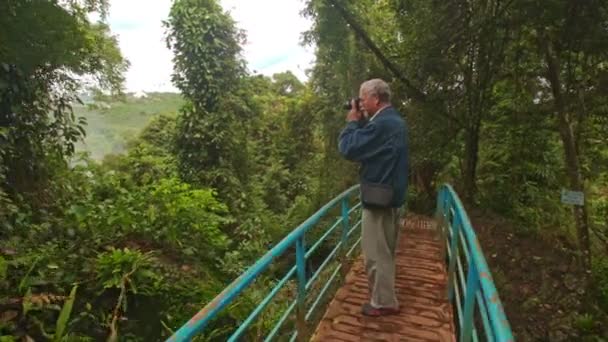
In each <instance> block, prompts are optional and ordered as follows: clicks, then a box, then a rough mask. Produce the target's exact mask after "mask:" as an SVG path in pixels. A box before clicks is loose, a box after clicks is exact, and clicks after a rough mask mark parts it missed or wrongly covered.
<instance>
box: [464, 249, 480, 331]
mask: <svg viewBox="0 0 608 342" xmlns="http://www.w3.org/2000/svg"><path fill="white" fill-rule="evenodd" d="M468 268H469V271H468V272H467V290H466V293H465V297H464V312H463V317H462V325H463V326H462V330H461V331H460V339H459V341H463V342H468V341H470V340H471V332H472V330H473V323H474V322H473V311H474V310H473V309H474V308H475V297H476V296H475V293H476V292H477V289H478V288H479V276H478V274H477V267H476V266H475V263H474V262H473V257H471V258H469V267H468Z"/></svg>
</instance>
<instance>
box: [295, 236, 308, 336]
mask: <svg viewBox="0 0 608 342" xmlns="http://www.w3.org/2000/svg"><path fill="white" fill-rule="evenodd" d="M305 255H306V251H305V249H304V238H303V236H301V237H300V238H298V239H297V240H296V270H297V274H298V298H297V301H298V305H297V309H296V317H297V322H296V328H297V331H298V335H299V336H300V338H299V340H302V341H304V338H305V337H306V320H305V318H304V317H305V315H306V312H305V309H306V308H305V304H306V303H305V301H306V263H305V257H304V256H305Z"/></svg>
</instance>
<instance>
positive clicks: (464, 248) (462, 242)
mask: <svg viewBox="0 0 608 342" xmlns="http://www.w3.org/2000/svg"><path fill="white" fill-rule="evenodd" d="M458 235H459V236H458V240H459V242H460V250H461V251H462V252H463V254H464V256H465V261H466V265H470V264H471V258H470V257H469V244H468V243H467V241H466V238H465V235H464V233H463V230H460V233H459V234H458ZM463 272H464V271H463ZM467 272H468V269H467ZM461 276H464V273H463V274H461ZM466 282H467V286H468V280H466ZM463 286H464V285H463ZM476 293H477V292H476ZM472 334H473V338H474V340H477V336H478V335H477V329H476V327H475V325H474V324H473V332H472Z"/></svg>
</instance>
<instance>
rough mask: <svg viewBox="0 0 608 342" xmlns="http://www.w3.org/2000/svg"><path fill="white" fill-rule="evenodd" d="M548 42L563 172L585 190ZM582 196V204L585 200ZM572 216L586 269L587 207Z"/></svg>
mask: <svg viewBox="0 0 608 342" xmlns="http://www.w3.org/2000/svg"><path fill="white" fill-rule="evenodd" d="M550 44H551V43H550V42H546V40H545V43H543V46H544V50H545V51H544V52H545V58H546V61H547V78H548V79H549V83H550V84H551V90H552V92H553V98H554V100H553V101H554V105H555V111H556V112H557V115H558V117H559V122H558V124H559V133H560V136H561V139H562V144H563V145H564V156H565V162H566V171H567V173H568V180H569V183H570V190H574V191H580V192H583V193H585V187H584V181H583V175H582V172H581V165H580V158H579V154H578V150H577V148H576V140H575V134H574V129H573V128H572V124H571V122H570V118H569V115H568V111H567V110H566V107H565V104H564V99H563V95H562V85H561V81H560V67H561V66H560V62H559V59H558V56H556V55H555V53H554V52H553V51H552V46H551V45H550ZM587 200H588V199H587V198H585V203H586V202H587ZM573 214H574V219H575V222H576V233H577V237H578V244H579V248H580V250H581V252H582V254H583V256H582V263H583V266H584V267H585V268H586V269H588V268H589V267H590V265H591V245H590V241H589V225H588V218H587V206H586V204H584V205H583V206H574V208H573Z"/></svg>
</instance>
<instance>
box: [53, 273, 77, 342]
mask: <svg viewBox="0 0 608 342" xmlns="http://www.w3.org/2000/svg"><path fill="white" fill-rule="evenodd" d="M76 289H78V285H74V287H73V288H72V291H71V292H70V296H69V297H68V299H67V300H66V301H65V303H64V304H63V308H62V309H61V313H60V314H59V318H58V319H57V325H56V328H55V337H54V338H53V341H55V342H58V341H61V339H62V337H63V334H64V332H65V330H66V327H67V326H68V320H69V319H70V314H71V313H72V307H73V306H74V300H75V299H76Z"/></svg>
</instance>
